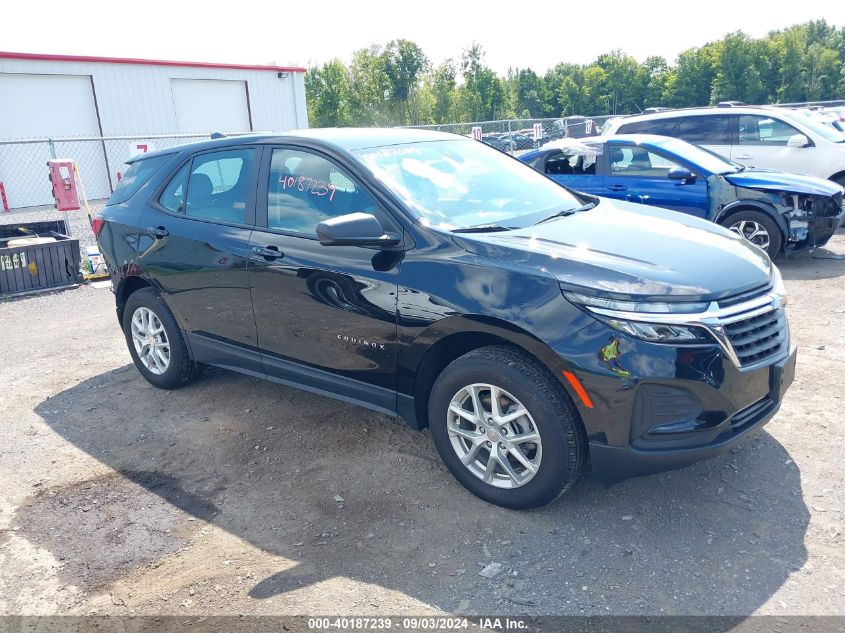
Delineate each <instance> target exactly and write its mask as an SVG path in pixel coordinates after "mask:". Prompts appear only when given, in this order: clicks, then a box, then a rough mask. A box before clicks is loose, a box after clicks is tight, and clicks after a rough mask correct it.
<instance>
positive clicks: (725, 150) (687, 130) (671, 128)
mask: <svg viewBox="0 0 845 633" xmlns="http://www.w3.org/2000/svg"><path fill="white" fill-rule="evenodd" d="M602 134H604V135H613V134H657V135H660V136H672V137H675V138H679V139H681V140H684V141H687V142H689V143H693V144H695V145H701V146H702V147H705V148H707V149H709V150H712V151H714V152H716V153H718V154H721V155H722V156H724V157H725V158H729V159H731V160H732V161H734V162H737V163H741V164H743V165H745V166H746V167H760V168H763V169H779V170H781V171H786V172H790V173H795V174H805V175H808V176H817V177H818V178H825V179H828V180H832V181H834V182H835V183H837V184H839V185H842V186H843V187H845V133H842V132H839V131H838V130H836V129H834V128H832V127H830V126H827V125H824V124H823V123H821V122H819V121H818V120H817V119H815V118H812V117H807V116H804V115H801V114H798V113H797V112H794V111H792V110H790V109H788V108H775V107H766V106H745V105H741V104H737V103H736V102H726V103H724V104H723V105H722V106H721V107H719V106H717V107H711V108H685V109H681V110H666V111H663V112H656V113H653V114H635V115H632V116H627V117H620V118H617V119H613V120H612V121H611V122H609V123H608V125H607V126H606V127H605V128H603V131H602Z"/></svg>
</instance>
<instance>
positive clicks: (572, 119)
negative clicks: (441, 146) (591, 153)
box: [415, 115, 615, 154]
mask: <svg viewBox="0 0 845 633" xmlns="http://www.w3.org/2000/svg"><path fill="white" fill-rule="evenodd" d="M612 118H615V116H613V115H608V116H593V117H585V116H568V117H559V118H553V119H503V120H501V121H477V122H475V123H446V124H443V125H419V126H415V127H417V128H418V129H425V130H437V131H440V132H451V133H452V134H461V135H463V136H469V137H472V138H475V139H476V140H479V141H482V142H483V143H487V144H488V145H490V146H492V147H495V148H496V149H500V150H502V151H504V152H508V153H511V154H520V153H521V152H525V151H528V150H531V149H535V148H537V147H541V146H542V145H543V144H544V143H548V142H549V141H553V140H555V139H559V138H566V137H571V138H583V137H585V136H596V135H598V134H599V130H600V129H601V127H602V125H604V123H605V121H607V120H608V119H612Z"/></svg>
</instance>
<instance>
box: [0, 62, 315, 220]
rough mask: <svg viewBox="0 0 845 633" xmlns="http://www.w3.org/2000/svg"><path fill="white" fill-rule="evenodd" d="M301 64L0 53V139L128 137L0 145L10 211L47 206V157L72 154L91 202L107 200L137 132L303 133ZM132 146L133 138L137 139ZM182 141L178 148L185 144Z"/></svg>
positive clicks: (150, 143)
mask: <svg viewBox="0 0 845 633" xmlns="http://www.w3.org/2000/svg"><path fill="white" fill-rule="evenodd" d="M304 73H305V69H304V68H293V67H281V66H247V65H237V64H213V63H201V62H173V61H158V60H143V59H119V58H107V57H77V56H65V55H39V54H30V53H3V52H0V142H2V141H4V140H11V139H46V138H79V137H103V136H105V137H110V136H128V137H137V139H135V138H128V139H121V140H119V141H105V142H90V141H88V142H84V141H77V142H65V143H54V144H53V146H52V147H50V146H49V145H48V144H46V143H40V144H28V145H19V144H13V145H9V144H0V182H3V183H4V187H5V190H6V194H7V196H8V199H9V203H10V206H12V207H13V208H14V207H21V206H31V205H36V204H50V203H51V202H52V197H51V195H50V191H49V183H48V182H47V168H46V161H47V160H48V159H49V158H51V153H52V154H55V155H56V157H58V158H73V159H74V160H75V161H76V162H77V165H78V166H79V170H80V174H81V175H82V177H83V181H84V185H85V188H86V190H87V193H88V196H89V197H90V198H92V199H93V198H102V197H105V196H107V195H108V194H109V192H110V191H111V189H112V187H113V186H114V183H115V182H116V181H117V177H118V172H121V171H122V170H124V169H125V166H124V165H123V162H124V161H125V160H126V159H127V158H128V157H129V156H131V155H132V154H134V153H137V152H138V151H140V150H138V149H137V146H138V145H142V146H147V148H148V149H160V148H161V147H166V146H170V145H173V144H176V143H177V142H180V141H179V140H178V139H148V138H145V135H175V134H188V133H209V132H249V131H284V130H291V129H298V128H305V127H308V117H307V110H306V106H305V83H304ZM136 141H137V142H136ZM189 141H190V139H185V140H182V141H181V142H189Z"/></svg>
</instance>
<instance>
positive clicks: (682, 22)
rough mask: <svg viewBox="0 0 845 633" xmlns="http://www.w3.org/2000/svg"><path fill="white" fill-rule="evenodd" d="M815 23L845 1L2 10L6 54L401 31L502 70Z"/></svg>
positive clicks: (177, 4) (305, 47)
mask: <svg viewBox="0 0 845 633" xmlns="http://www.w3.org/2000/svg"><path fill="white" fill-rule="evenodd" d="M820 18H824V19H826V20H827V21H828V22H829V23H831V24H833V25H835V26H843V24H845V1H843V0H814V1H813V2H807V3H804V2H798V1H790V2H781V1H777V2H760V1H759V0H756V1H753V0H746V1H744V2H743V1H741V0H740V1H737V0H730V1H725V0H699V1H698V2H685V1H682V0H674V1H671V2H666V1H663V0H653V1H652V2H630V1H628V2H615V1H611V0H604V1H602V2H596V3H595V4H593V3H591V2H556V3H553V2H536V3H528V2H507V3H506V2H500V1H497V0H486V1H477V0H464V1H462V0H450V1H444V0H420V1H416V2H402V1H401V0H395V1H393V2H385V1H383V0H354V1H349V0H347V1H338V0H312V1H311V2H303V3H299V2H291V1H290V0H288V1H282V2H273V1H272V0H266V1H264V2H253V1H251V0H239V1H238V2H233V1H232V0H229V1H227V2H217V1H216V0H206V1H204V2H194V1H189V0H182V1H180V0H169V1H161V0H118V1H117V2H115V1H114V0H112V1H110V2H101V1H99V0H89V1H86V0H77V1H76V2H69V1H68V0H64V1H63V2H56V1H55V0H29V1H27V0H16V1H15V0H13V2H10V3H7V4H6V6H5V7H4V9H3V19H2V28H0V50H4V51H13V52H28V53H53V54H67V55H96V56H108V57H140V58H149V59H170V60H177V61H212V62H222V63H238V64H268V63H275V64H279V65H297V66H304V65H309V64H311V63H315V62H316V63H322V62H325V61H328V60H330V59H333V58H335V57H339V58H341V59H342V60H344V61H347V62H348V61H349V59H350V58H351V54H352V52H353V51H354V50H356V49H359V48H363V47H366V46H369V45H370V44H386V43H387V42H388V41H390V40H392V39H397V38H405V39H409V40H412V41H414V42H416V43H417V44H419V45H420V47H421V48H422V49H423V51H424V52H425V53H426V54H427V55H428V57H429V58H430V59H431V61H432V62H433V63H435V64H437V63H440V62H442V61H443V60H445V59H447V58H450V57H451V58H456V59H457V58H459V57H460V55H461V51H462V50H463V49H464V48H466V47H467V46H469V45H470V44H471V43H472V42H473V41H475V42H478V43H479V44H481V45H482V46H483V48H484V50H485V52H486V56H485V61H486V63H487V65H488V66H490V67H492V68H493V69H494V70H495V71H497V72H498V73H500V74H502V75H504V74H505V73H506V72H507V70H508V68H528V67H530V68H533V69H534V70H535V71H537V72H539V73H542V72H545V71H546V70H547V69H548V68H550V67H553V66H554V65H555V64H557V63H558V62H573V63H579V64H584V63H589V62H591V61H593V60H594V59H595V58H596V57H597V56H598V55H600V54H601V53H606V52H609V51H611V50H614V49H617V48H619V49H622V50H623V51H625V52H626V53H628V54H630V55H633V56H634V57H635V58H637V59H638V60H639V61H643V60H644V59H645V58H646V57H648V56H649V55H662V56H663V57H665V58H666V59H667V60H669V61H670V62H672V61H674V59H675V57H676V56H677V54H678V53H679V52H680V51H682V50H684V49H686V48H689V47H691V46H700V45H702V44H705V43H706V42H709V41H712V40H715V39H719V38H721V37H722V36H723V35H725V34H726V33H729V32H732V31H737V30H743V31H745V32H746V33H748V34H749V35H752V36H754V37H760V36H763V35H765V34H766V33H767V32H768V31H770V30H773V29H778V28H782V27H785V26H788V25H791V24H797V23H800V22H805V21H807V20H811V19H820Z"/></svg>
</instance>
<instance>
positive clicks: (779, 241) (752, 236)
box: [719, 210, 783, 259]
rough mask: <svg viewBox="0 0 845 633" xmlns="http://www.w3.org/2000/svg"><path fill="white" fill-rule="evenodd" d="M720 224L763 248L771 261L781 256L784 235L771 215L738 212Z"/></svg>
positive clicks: (757, 212)
mask: <svg viewBox="0 0 845 633" xmlns="http://www.w3.org/2000/svg"><path fill="white" fill-rule="evenodd" d="M719 224H721V225H722V226H724V227H725V228H726V229H730V230H731V231H733V232H734V233H736V234H737V235H740V236H742V237H744V238H745V239H747V240H748V241H749V242H751V243H752V244H755V245H757V246H759V247H760V248H762V249H763V250H764V251H766V253H767V254H768V256H769V257H770V258H771V259H774V258H775V257H777V256H778V255H780V252H781V248H782V247H783V234H782V233H781V231H780V227H779V226H778V225H777V222H775V220H774V219H773V218H772V217H771V216H770V215H768V214H766V213H763V212H762V211H750V210H749V211H737V212H736V213H732V214H730V215H729V216H728V217H726V218H724V219H723V220H720V221H719Z"/></svg>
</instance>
